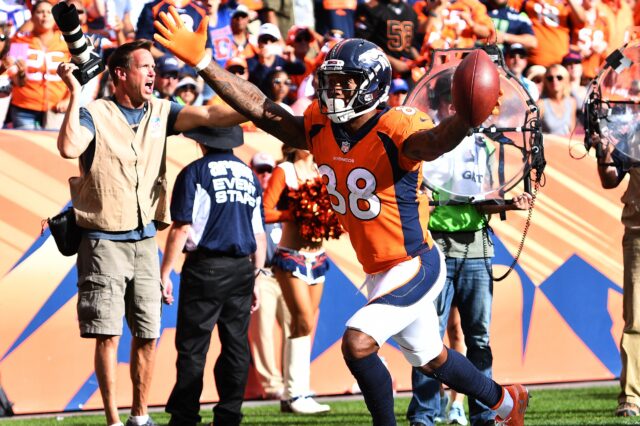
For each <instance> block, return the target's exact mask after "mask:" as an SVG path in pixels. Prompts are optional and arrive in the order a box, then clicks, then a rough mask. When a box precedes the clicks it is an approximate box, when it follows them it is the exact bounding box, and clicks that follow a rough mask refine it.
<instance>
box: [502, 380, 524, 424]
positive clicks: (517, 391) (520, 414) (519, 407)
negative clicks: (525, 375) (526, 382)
mask: <svg viewBox="0 0 640 426" xmlns="http://www.w3.org/2000/svg"><path fill="white" fill-rule="evenodd" d="M504 389H505V390H507V391H508V392H509V395H511V398H512V399H513V408H512V409H511V412H510V413H509V415H508V416H507V418H505V419H504V420H503V419H501V418H500V417H499V416H496V424H497V425H502V426H524V413H525V412H526V411H527V407H528V406H529V391H528V390H527V388H525V387H524V386H522V385H519V384H515V385H509V386H505V387H504Z"/></svg>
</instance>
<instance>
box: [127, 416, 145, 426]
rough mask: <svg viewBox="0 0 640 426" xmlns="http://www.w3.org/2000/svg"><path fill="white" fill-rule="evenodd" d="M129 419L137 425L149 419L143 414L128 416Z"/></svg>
mask: <svg viewBox="0 0 640 426" xmlns="http://www.w3.org/2000/svg"><path fill="white" fill-rule="evenodd" d="M129 418H130V419H131V420H133V422H134V423H135V424H137V425H143V424H145V423H146V422H147V420H149V415H148V414H145V415H143V416H129Z"/></svg>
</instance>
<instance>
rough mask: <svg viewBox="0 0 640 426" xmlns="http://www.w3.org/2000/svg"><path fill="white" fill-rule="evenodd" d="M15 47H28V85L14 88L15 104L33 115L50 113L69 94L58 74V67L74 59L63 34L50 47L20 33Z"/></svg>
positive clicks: (13, 40) (55, 37)
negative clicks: (43, 112) (37, 112)
mask: <svg viewBox="0 0 640 426" xmlns="http://www.w3.org/2000/svg"><path fill="white" fill-rule="evenodd" d="M11 43H13V44H16V45H17V44H20V43H23V44H26V45H27V47H28V51H27V52H28V53H27V55H28V56H27V59H26V61H25V65H26V74H27V77H26V83H25V85H24V86H17V85H16V86H14V87H13V92H12V98H11V103H12V104H13V105H16V106H19V107H20V108H25V109H30V110H33V111H47V110H50V109H51V108H53V107H54V106H55V105H56V104H57V103H58V102H60V101H61V100H62V99H63V98H64V97H65V96H66V95H67V93H68V89H67V86H66V85H65V84H64V82H63V81H62V79H61V78H60V77H59V76H58V74H57V70H58V65H60V63H61V62H68V61H69V59H70V58H71V56H70V54H69V49H68V48H67V44H66V43H65V41H64V39H63V38H62V33H60V32H59V31H56V32H55V34H54V36H53V37H52V38H51V40H50V41H49V44H48V45H44V43H42V42H41V41H40V39H39V38H37V37H35V36H34V35H33V34H31V33H16V35H14V36H13V38H12V39H11Z"/></svg>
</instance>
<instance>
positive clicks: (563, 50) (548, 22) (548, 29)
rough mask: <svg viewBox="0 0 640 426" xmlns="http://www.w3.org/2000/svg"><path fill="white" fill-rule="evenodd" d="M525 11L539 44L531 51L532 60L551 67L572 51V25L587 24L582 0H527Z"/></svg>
mask: <svg viewBox="0 0 640 426" xmlns="http://www.w3.org/2000/svg"><path fill="white" fill-rule="evenodd" d="M521 3H522V11H523V12H525V13H526V14H527V16H529V18H530V19H531V24H532V26H533V33H534V34H535V36H536V39H537V40H538V46H537V47H535V48H533V49H531V50H530V51H529V63H530V64H533V65H542V66H545V67H548V66H550V65H552V64H559V63H560V61H561V60H562V57H563V56H564V55H566V54H567V53H569V35H570V29H571V28H579V27H581V26H582V25H584V22H585V15H584V9H583V8H582V5H581V2H580V1H579V0H527V1H522V2H521Z"/></svg>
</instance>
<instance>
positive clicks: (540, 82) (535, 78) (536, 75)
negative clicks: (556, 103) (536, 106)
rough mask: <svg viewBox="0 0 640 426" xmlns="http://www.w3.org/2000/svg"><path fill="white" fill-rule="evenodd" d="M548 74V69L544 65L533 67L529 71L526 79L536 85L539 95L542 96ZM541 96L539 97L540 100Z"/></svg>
mask: <svg viewBox="0 0 640 426" xmlns="http://www.w3.org/2000/svg"><path fill="white" fill-rule="evenodd" d="M546 73H547V68H546V67H543V66H542V65H532V66H530V67H529V68H528V69H527V73H526V77H525V78H526V79H527V80H531V81H532V82H533V84H535V85H536V88H537V89H538V93H539V94H542V89H543V88H544V75H545V74H546ZM530 94H531V93H530ZM539 98H540V96H538V99H539Z"/></svg>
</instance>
